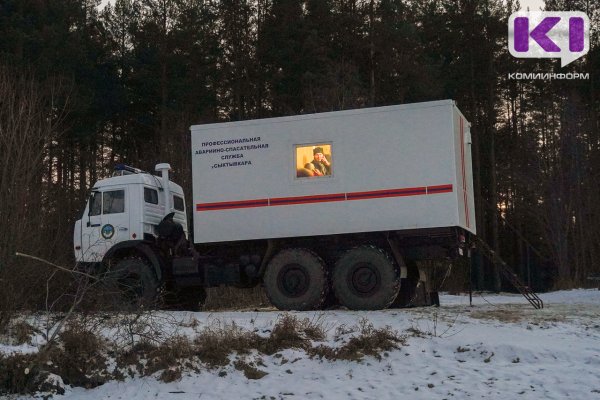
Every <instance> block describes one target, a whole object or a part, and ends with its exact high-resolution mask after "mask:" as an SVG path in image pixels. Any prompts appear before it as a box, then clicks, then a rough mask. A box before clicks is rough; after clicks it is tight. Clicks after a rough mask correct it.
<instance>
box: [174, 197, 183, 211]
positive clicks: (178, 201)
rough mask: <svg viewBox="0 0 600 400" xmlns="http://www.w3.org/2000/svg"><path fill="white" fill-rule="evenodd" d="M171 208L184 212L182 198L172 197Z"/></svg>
mask: <svg viewBox="0 0 600 400" xmlns="http://www.w3.org/2000/svg"><path fill="white" fill-rule="evenodd" d="M173 207H174V208H175V209H176V210H177V211H185V207H184V205H183V198H182V197H179V196H175V195H174V196H173Z"/></svg>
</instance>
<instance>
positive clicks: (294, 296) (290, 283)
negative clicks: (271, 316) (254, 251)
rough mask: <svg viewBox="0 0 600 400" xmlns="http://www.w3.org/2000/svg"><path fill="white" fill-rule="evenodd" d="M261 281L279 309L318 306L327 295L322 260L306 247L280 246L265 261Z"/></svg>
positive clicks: (316, 307) (305, 308) (268, 295)
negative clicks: (279, 249) (269, 260)
mask: <svg viewBox="0 0 600 400" xmlns="http://www.w3.org/2000/svg"><path fill="white" fill-rule="evenodd" d="M263 284H264V286H265V289H266V292H267V297H268V298H269V300H270V301H271V304H273V305H274V306H275V307H277V308H278V309H280V310H298V311H305V310H317V309H319V308H320V307H321V306H322V305H323V302H324V301H325V298H326V297H327V289H328V286H327V274H326V272H325V263H324V262H323V260H322V259H321V258H320V257H319V256H318V255H316V254H315V253H313V252H312V251H310V250H308V249H284V250H281V251H280V252H279V253H277V255H275V257H273V259H272V260H271V262H269V264H268V265H267V270H266V272H265V275H264V277H263Z"/></svg>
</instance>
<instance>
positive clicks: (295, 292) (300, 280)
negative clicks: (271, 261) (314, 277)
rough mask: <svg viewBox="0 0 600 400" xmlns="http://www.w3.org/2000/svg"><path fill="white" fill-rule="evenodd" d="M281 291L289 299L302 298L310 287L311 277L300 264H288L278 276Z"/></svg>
mask: <svg viewBox="0 0 600 400" xmlns="http://www.w3.org/2000/svg"><path fill="white" fill-rule="evenodd" d="M277 286H278V287H279V290H280V291H281V292H282V293H284V294H285V295H286V296H288V297H300V296H302V295H303V294H304V293H306V291H307V290H308V288H309V286H310V277H309V275H308V273H307V272H306V270H305V268H304V267H303V266H302V265H300V264H287V265H285V266H284V267H283V268H282V269H281V271H279V274H278V275H277Z"/></svg>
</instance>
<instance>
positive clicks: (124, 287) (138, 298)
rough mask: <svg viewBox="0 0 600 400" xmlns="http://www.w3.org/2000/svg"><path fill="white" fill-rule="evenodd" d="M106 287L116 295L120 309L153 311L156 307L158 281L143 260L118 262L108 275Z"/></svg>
mask: <svg viewBox="0 0 600 400" xmlns="http://www.w3.org/2000/svg"><path fill="white" fill-rule="evenodd" d="M104 279H106V286H107V287H108V288H109V289H110V291H111V292H112V293H114V294H117V296H116V297H115V306H116V308H118V309H130V310H135V309H139V308H145V309H151V308H155V306H156V298H157V293H158V279H157V278H156V275H155V273H154V271H153V270H152V267H151V266H150V265H149V264H148V263H147V262H146V260H144V259H143V258H138V257H133V258H123V259H121V260H118V261H117V262H116V263H115V264H114V265H113V266H112V267H111V268H110V269H109V270H108V272H107V273H106V275H105V278H104Z"/></svg>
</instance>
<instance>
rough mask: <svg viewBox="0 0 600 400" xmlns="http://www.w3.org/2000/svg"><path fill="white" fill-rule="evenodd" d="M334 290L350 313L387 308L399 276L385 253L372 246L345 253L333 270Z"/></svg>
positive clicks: (394, 295) (397, 284) (394, 293)
mask: <svg viewBox="0 0 600 400" xmlns="http://www.w3.org/2000/svg"><path fill="white" fill-rule="evenodd" d="M332 279H333V290H334V292H335V296H336V297H337V299H338V300H339V301H340V303H341V304H342V305H344V306H346V307H348V308H349V309H351V310H380V309H384V308H386V307H388V306H389V305H390V304H392V302H393V301H394V299H395V298H396V296H397V295H398V290H399V289H400V274H399V273H398V269H397V268H396V267H395V265H394V262H393V261H392V259H391V257H390V256H389V254H388V253H386V252H385V251H384V250H382V249H379V248H377V247H372V246H363V247H357V248H354V249H351V250H348V251H347V252H346V253H344V254H343V255H342V257H341V258H340V259H339V260H338V262H337V263H336V264H335V267H334V269H333V276H332Z"/></svg>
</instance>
